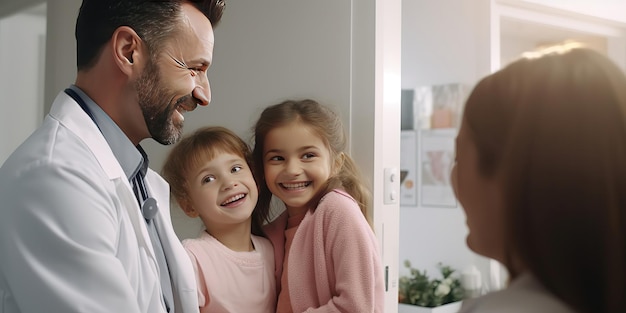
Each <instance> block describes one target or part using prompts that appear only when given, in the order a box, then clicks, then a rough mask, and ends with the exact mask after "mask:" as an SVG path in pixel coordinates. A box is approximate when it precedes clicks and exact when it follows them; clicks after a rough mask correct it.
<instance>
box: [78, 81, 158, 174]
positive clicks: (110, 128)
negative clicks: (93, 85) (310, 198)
mask: <svg viewBox="0 0 626 313" xmlns="http://www.w3.org/2000/svg"><path fill="white" fill-rule="evenodd" d="M70 89H72V90H74V91H75V92H76V93H77V94H78V95H79V96H80V98H81V99H82V100H83V101H84V102H85V105H86V106H87V108H88V109H89V110H90V111H91V114H92V115H93V118H94V120H95V123H96V125H98V127H99V128H100V131H101V132H102V135H103V136H104V139H105V140H106V141H107V143H108V144H109V147H110V148H111V151H113V155H114V156H115V158H116V159H117V162H119V163H120V165H121V166H122V169H123V170H124V174H126V177H127V178H128V179H129V180H131V179H132V178H133V177H135V175H137V172H141V174H142V176H145V175H146V172H147V170H148V162H149V161H148V156H147V154H146V152H145V151H144V150H143V148H142V147H141V146H140V145H137V146H135V145H133V143H132V142H131V141H130V139H128V137H126V134H124V132H123V131H122V130H121V129H120V128H119V126H117V124H116V123H115V122H114V121H113V120H112V119H111V117H110V116H109V115H108V114H107V113H106V112H104V111H103V110H102V108H100V106H99V105H98V104H97V103H96V102H94V101H93V100H92V99H91V98H90V97H89V96H87V94H85V93H84V92H83V91H82V90H81V89H80V88H78V87H77V86H75V85H71V86H70Z"/></svg>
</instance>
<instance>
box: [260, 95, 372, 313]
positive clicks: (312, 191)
mask: <svg viewBox="0 0 626 313" xmlns="http://www.w3.org/2000/svg"><path fill="white" fill-rule="evenodd" d="M345 149H346V135H345V133H344V130H343V127H342V125H341V120H340V118H339V116H337V115H336V114H335V113H334V112H333V111H332V110H330V109H329V108H328V107H326V106H323V105H320V104H319V103H317V102H315V101H313V100H303V101H285V102H283V103H280V104H277V105H273V106H270V107H268V108H266V109H265V110H264V111H263V113H261V117H260V118H259V120H258V122H257V123H256V126H255V147H254V150H253V157H254V164H255V173H256V175H257V179H258V181H259V207H261V208H264V209H266V208H268V207H269V205H270V200H271V198H272V195H273V196H276V197H278V198H279V199H280V200H282V202H283V203H284V204H285V206H286V210H285V212H283V213H282V214H281V215H280V216H279V217H278V218H276V219H275V220H274V221H272V222H271V223H270V224H268V225H266V226H265V232H266V234H267V236H268V238H269V239H270V240H271V241H272V244H273V245H274V253H275V261H276V282H277V288H278V292H279V297H278V304H277V311H276V312H278V313H285V312H359V313H365V312H382V311H383V297H384V285H383V274H382V265H381V263H382V262H381V259H380V254H379V249H378V244H377V241H376V237H375V236H374V233H373V231H372V228H371V226H370V224H369V223H368V219H367V218H366V216H367V206H368V205H369V198H370V196H369V191H368V189H367V188H366V186H365V185H364V184H363V183H362V181H363V180H362V178H361V177H360V175H359V172H358V169H357V167H356V166H355V164H354V162H353V161H352V159H351V158H350V157H349V156H348V155H347V154H346V153H345Z"/></svg>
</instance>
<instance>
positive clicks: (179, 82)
mask: <svg viewBox="0 0 626 313" xmlns="http://www.w3.org/2000/svg"><path fill="white" fill-rule="evenodd" d="M223 9H224V2H223V0H204V1H203V0H196V1H192V0H84V1H83V3H82V6H81V9H80V12H79V15H78V19H77V23H76V40H77V67H78V74H77V77H76V81H75V83H74V84H73V85H71V86H69V88H67V89H66V90H65V91H62V92H60V93H59V95H58V96H57V98H56V100H55V101H54V103H53V104H52V108H51V110H50V113H49V114H48V115H47V116H46V118H45V120H44V122H43V124H42V126H41V127H40V128H39V129H37V130H36V131H35V132H34V133H33V134H32V135H31V136H30V137H29V138H28V139H27V140H26V141H25V142H24V143H23V144H22V145H21V146H20V147H19V148H18V149H16V151H15V152H14V153H13V154H12V155H11V156H10V157H9V159H8V160H7V161H6V162H5V163H4V165H3V166H2V168H0V311H1V312H4V313H14V312H21V313H24V312H36V313H42V312H59V313H68V312H89V313H98V312H124V313H135V312H143V313H161V312H170V313H187V312H198V302H197V293H196V283H195V280H194V274H193V267H192V265H191V262H190V261H189V259H188V256H187V255H186V253H185V251H184V249H183V248H182V246H181V244H180V242H179V240H178V238H177V237H176V234H175V233H174V230H173V228H172V224H171V220H170V215H169V186H168V185H167V183H166V182H165V181H164V180H163V179H162V178H161V177H160V176H159V175H158V174H156V173H155V172H153V171H152V170H150V169H149V168H148V159H147V156H146V155H145V153H144V151H143V149H142V148H141V146H140V145H139V143H140V142H141V141H142V140H143V139H146V138H153V139H154V140H156V141H158V142H160V143H162V144H171V143H174V142H176V141H177V140H178V139H179V137H180V135H181V133H182V125H183V120H184V118H183V115H182V114H183V113H185V112H187V111H193V110H194V109H195V108H196V107H197V105H208V104H209V101H210V98H211V94H210V89H209V88H210V87H209V82H208V78H207V73H206V72H207V70H208V68H209V65H210V64H211V61H212V55H213V43H214V36H213V27H214V26H215V25H216V24H217V23H218V22H219V20H220V18H221V15H222V11H223Z"/></svg>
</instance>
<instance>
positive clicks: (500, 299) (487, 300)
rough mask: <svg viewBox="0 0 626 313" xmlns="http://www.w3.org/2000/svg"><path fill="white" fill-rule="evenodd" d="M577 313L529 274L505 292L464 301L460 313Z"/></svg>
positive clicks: (514, 282) (500, 291) (521, 277)
mask: <svg viewBox="0 0 626 313" xmlns="http://www.w3.org/2000/svg"><path fill="white" fill-rule="evenodd" d="M474 312H480V313H492V312H493V313H496V312H509V313H531V312H532V313H535V312H550V313H575V311H574V310H573V309H571V308H570V307H568V306H567V305H566V304H565V303H563V302H562V301H561V300H559V299H558V298H556V297H555V296H554V295H552V294H551V293H550V292H548V291H547V290H546V289H545V288H544V287H543V286H542V285H541V283H540V282H539V281H537V280H536V279H535V278H534V277H532V276H531V275H528V274H524V275H522V276H520V277H518V278H517V279H516V280H515V281H513V282H512V283H511V285H510V286H509V287H508V288H506V289H503V290H499V291H495V292H492V293H489V294H487V295H485V296H482V297H479V298H476V299H469V300H465V301H463V307H462V308H461V310H460V311H459V313H474Z"/></svg>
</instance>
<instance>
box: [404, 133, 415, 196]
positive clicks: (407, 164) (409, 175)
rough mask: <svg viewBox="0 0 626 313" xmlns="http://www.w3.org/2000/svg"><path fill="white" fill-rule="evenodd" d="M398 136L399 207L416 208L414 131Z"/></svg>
mask: <svg viewBox="0 0 626 313" xmlns="http://www.w3.org/2000/svg"><path fill="white" fill-rule="evenodd" d="M400 136H401V137H400V205H401V206H417V148H416V147H417V145H416V144H417V135H416V131H414V130H403V131H402V132H401V133H400Z"/></svg>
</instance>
